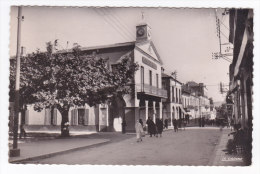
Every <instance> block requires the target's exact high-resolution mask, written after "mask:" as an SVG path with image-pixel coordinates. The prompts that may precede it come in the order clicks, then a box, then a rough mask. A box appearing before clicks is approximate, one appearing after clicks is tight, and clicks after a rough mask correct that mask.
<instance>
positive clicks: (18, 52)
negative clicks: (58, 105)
mask: <svg viewBox="0 0 260 174" xmlns="http://www.w3.org/2000/svg"><path fill="white" fill-rule="evenodd" d="M21 22H22V7H21V6H19V7H18V27H17V48H16V71H15V101H14V126H13V149H10V152H9V156H10V157H15V156H20V149H18V144H17V138H18V120H19V109H20V106H19V90H20V57H21Z"/></svg>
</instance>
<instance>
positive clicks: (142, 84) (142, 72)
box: [141, 66, 144, 91]
mask: <svg viewBox="0 0 260 174" xmlns="http://www.w3.org/2000/svg"><path fill="white" fill-rule="evenodd" d="M143 89H144V67H143V66H141V90H142V91H143Z"/></svg>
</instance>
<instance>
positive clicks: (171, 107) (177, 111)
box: [162, 72, 186, 126]
mask: <svg viewBox="0 0 260 174" xmlns="http://www.w3.org/2000/svg"><path fill="white" fill-rule="evenodd" d="M162 85H163V88H164V89H165V90H167V94H168V97H167V98H166V99H164V100H163V119H164V120H165V119H168V120H169V121H168V125H169V126H173V123H172V121H173V119H176V120H180V119H183V118H185V114H186V112H185V110H184V108H183V106H182V102H183V99H182V90H181V87H182V83H181V82H180V81H178V80H177V79H175V77H174V76H173V75H172V74H170V73H166V72H163V74H162Z"/></svg>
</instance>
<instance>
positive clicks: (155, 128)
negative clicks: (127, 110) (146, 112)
mask: <svg viewBox="0 0 260 174" xmlns="http://www.w3.org/2000/svg"><path fill="white" fill-rule="evenodd" d="M146 124H147V131H148V134H149V135H150V137H152V136H155V137H158V136H160V137H162V131H163V127H164V125H163V121H162V119H159V118H156V120H155V123H154V121H153V120H152V119H151V117H148V120H147V121H146ZM143 128H144V125H143V121H142V119H139V120H137V121H136V124H135V130H136V138H137V142H140V141H142V136H144V134H145V133H144V130H143Z"/></svg>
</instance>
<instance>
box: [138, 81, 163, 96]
mask: <svg viewBox="0 0 260 174" xmlns="http://www.w3.org/2000/svg"><path fill="white" fill-rule="evenodd" d="M136 92H142V93H144V94H147V95H152V96H157V97H162V98H167V91H166V90H165V89H161V88H157V87H155V86H150V85H147V84H143V85H141V84H136Z"/></svg>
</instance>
